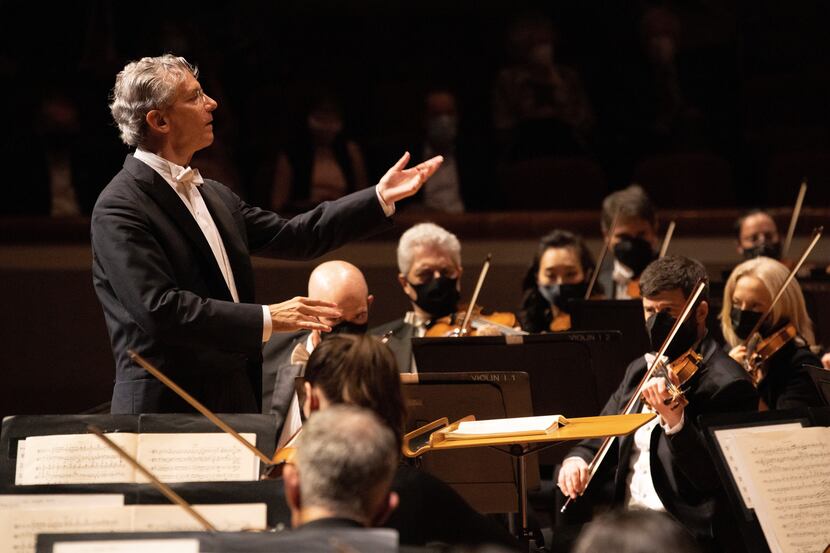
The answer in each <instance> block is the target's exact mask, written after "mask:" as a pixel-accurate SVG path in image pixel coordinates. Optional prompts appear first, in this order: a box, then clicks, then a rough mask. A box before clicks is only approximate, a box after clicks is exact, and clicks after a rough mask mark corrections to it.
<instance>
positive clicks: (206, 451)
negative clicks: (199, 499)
mask: <svg viewBox="0 0 830 553" xmlns="http://www.w3.org/2000/svg"><path fill="white" fill-rule="evenodd" d="M241 436H242V437H243V438H244V439H245V440H247V441H248V442H249V443H250V444H251V445H256V434H254V433H244V434H241ZM27 455H28V454H27ZM138 462H139V463H141V464H143V465H144V466H145V467H146V468H147V469H148V470H150V472H152V473H153V474H155V475H156V477H158V479H159V480H161V481H162V482H227V481H253V480H258V479H259V458H258V457H257V456H256V455H254V454H253V453H252V452H251V451H249V450H248V449H247V448H245V446H243V445H242V444H240V443H239V442H237V441H236V440H235V439H234V438H233V436H230V435H228V434H225V433H220V432H211V433H197V434H189V433H177V434H140V435H139V438H138ZM136 481H137V482H139V483H142V482H147V479H146V478H144V475H142V474H141V473H138V474H136Z"/></svg>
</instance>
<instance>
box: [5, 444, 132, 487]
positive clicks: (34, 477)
mask: <svg viewBox="0 0 830 553" xmlns="http://www.w3.org/2000/svg"><path fill="white" fill-rule="evenodd" d="M136 436H137V434H131V433H126V432H111V433H108V434H107V437H108V438H110V439H111V440H112V441H113V442H115V443H116V444H117V445H119V446H121V447H122V448H123V449H124V450H126V451H127V452H128V453H130V454H131V455H134V454H135V449H136ZM20 445H23V444H18V457H17V470H16V473H15V484H16V485H19V486H23V485H32V484H103V483H124V482H134V481H135V475H134V472H133V468H132V467H131V466H130V465H129V464H127V463H126V462H124V461H122V460H121V458H120V457H119V456H118V454H117V453H116V452H115V451H113V450H112V449H110V448H109V447H108V446H107V445H106V444H105V443H104V442H102V441H101V440H100V439H99V438H98V437H97V436H95V435H94V434H58V435H54V436H30V437H28V438H26V440H25V445H24V446H23V451H24V454H23V455H22V456H21V455H19V452H20V447H19V446H20Z"/></svg>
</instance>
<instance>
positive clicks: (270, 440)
mask: <svg viewBox="0 0 830 553" xmlns="http://www.w3.org/2000/svg"><path fill="white" fill-rule="evenodd" d="M219 417H220V418H221V419H222V420H224V421H225V422H227V423H228V424H229V425H230V426H231V427H233V428H234V429H236V430H237V431H238V432H253V433H255V434H256V436H257V444H256V445H257V447H258V448H259V449H260V450H261V451H263V452H265V453H266V454H270V453H271V452H273V451H274V448H275V447H276V446H275V438H274V428H275V421H274V416H273V415H260V414H224V415H219ZM90 424H93V425H95V426H98V427H99V428H101V429H103V430H104V432H131V433H142V432H145V433H149V432H162V433H163V432H176V433H192V432H221V431H220V430H218V429H217V428H216V427H215V426H214V425H213V424H212V423H210V421H208V420H207V419H205V418H204V417H203V416H202V415H196V414H181V415H179V414H146V415H18V416H11V417H6V418H4V419H3V425H2V431H1V432H0V494H77V493H117V494H122V495H124V503H125V504H127V505H132V504H162V503H169V500H168V499H167V498H166V497H164V496H163V495H162V494H161V492H159V491H158V490H156V488H155V487H153V486H152V485H151V484H130V483H108V484H42V485H31V486H16V485H15V484H14V480H15V474H16V469H17V450H18V442H19V441H20V440H22V439H25V438H27V437H29V436H49V435H55V434H87V433H88V430H87V425H90ZM168 485H169V486H170V487H171V488H172V489H173V490H174V491H175V492H176V493H178V494H179V495H180V496H182V498H184V500H185V501H187V502H188V503H191V504H193V503H216V504H221V503H265V504H267V506H268V515H267V517H268V524H269V525H270V526H274V525H276V524H278V523H281V522H282V523H285V524H287V523H288V522H289V521H290V520H291V513H290V512H289V510H288V507H287V506H286V504H285V500H284V491H283V485H282V482H281V481H273V480H270V481H269V480H264V481H254V482H175V483H170V484H168Z"/></svg>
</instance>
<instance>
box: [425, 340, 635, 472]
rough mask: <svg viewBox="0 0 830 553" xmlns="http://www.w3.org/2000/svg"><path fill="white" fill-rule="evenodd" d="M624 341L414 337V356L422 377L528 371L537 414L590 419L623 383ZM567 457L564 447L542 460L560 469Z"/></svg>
mask: <svg viewBox="0 0 830 553" xmlns="http://www.w3.org/2000/svg"><path fill="white" fill-rule="evenodd" d="M620 339H621V336H620V333H619V332H613V331H604V332H558V333H554V334H534V335H527V336H470V337H463V338H413V339H412V352H413V354H414V355H415V361H416V363H417V366H418V369H419V373H420V374H421V375H423V374H425V373H435V372H440V373H447V372H457V371H462V370H464V371H469V372H483V373H503V372H505V371H525V372H527V373H528V375H529V376H530V392H531V398H532V402H533V414H534V415H565V416H567V417H569V418H570V417H588V416H593V415H597V414H598V413H600V412H601V411H602V408H603V406H604V405H605V402H606V400H607V398H608V396H610V394H611V392H612V391H613V390H614V389H616V387H617V386H618V385H619V383H620V381H621V380H622V376H623V373H624V370H625V365H624V362H623V360H622V358H621V357H619V350H620V347H619V346H620ZM465 414H467V415H468V414H470V413H465ZM564 455H565V451H563V450H562V449H561V448H553V449H547V450H545V451H543V452H541V453H540V457H539V462H540V463H541V464H543V465H556V464H558V463H560V462H561V461H562V458H563V457H564Z"/></svg>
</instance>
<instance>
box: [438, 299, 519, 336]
mask: <svg viewBox="0 0 830 553" xmlns="http://www.w3.org/2000/svg"><path fill="white" fill-rule="evenodd" d="M466 311H467V310H459V311H458V312H456V313H451V314H449V315H447V316H445V317H441V318H440V319H436V320H435V321H434V322H433V323H432V324H431V325H430V326H429V328H428V329H427V332H426V334H425V336H427V337H429V338H440V337H445V336H477V335H479V331H480V330H481V329H482V328H484V327H495V329H496V330H498V331H499V333H500V334H523V333H524V332H523V331H521V330H517V329H516V328H515V327H516V326H518V320H517V319H516V315H515V314H513V313H510V312H507V311H504V312H502V311H494V312H493V313H490V314H487V315H485V314H483V313H482V311H483V308H482V307H481V306H480V305H476V306H474V307H473V310H472V315H471V317H470V320H469V322H468V323H467V324H466V325H464V324H463V321H464V316H465V315H466Z"/></svg>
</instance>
